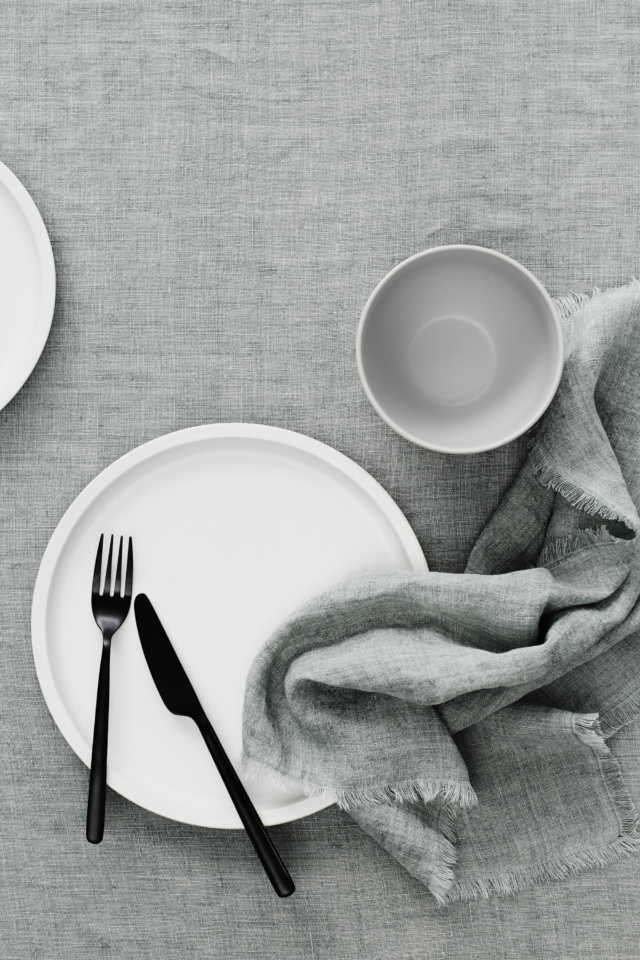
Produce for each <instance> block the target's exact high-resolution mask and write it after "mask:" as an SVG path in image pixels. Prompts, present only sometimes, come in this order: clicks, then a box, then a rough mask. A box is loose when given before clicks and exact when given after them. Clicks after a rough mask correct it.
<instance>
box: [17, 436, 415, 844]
mask: <svg viewBox="0 0 640 960" xmlns="http://www.w3.org/2000/svg"><path fill="white" fill-rule="evenodd" d="M223 439H249V440H262V441H264V440H267V441H271V442H276V443H279V444H281V445H284V446H288V447H293V448H295V449H299V450H303V451H306V452H307V453H310V454H312V455H313V456H315V457H317V458H318V459H320V460H323V461H325V462H327V463H329V464H332V465H333V466H334V467H336V468H337V469H338V470H340V471H341V472H342V473H343V474H346V475H347V476H348V477H350V478H351V479H352V480H354V481H355V482H356V483H357V484H358V486H359V487H360V488H361V489H364V490H365V492H366V493H368V494H369V496H371V498H372V499H373V500H374V501H375V503H376V505H377V506H378V507H380V508H381V509H382V512H383V514H385V515H386V517H387V519H389V520H390V522H391V523H392V526H393V528H394V530H395V531H396V534H397V535H398V537H399V538H400V541H401V543H402V545H403V547H404V549H405V550H406V552H407V556H408V557H409V560H410V563H411V565H412V569H413V570H414V572H425V573H426V572H427V571H428V566H427V561H426V559H425V556H424V553H423V551H422V548H421V547H420V544H419V542H418V539H417V537H416V535H415V533H414V531H413V529H412V528H411V525H410V524H409V521H408V520H407V518H406V517H405V516H404V514H403V513H402V511H401V510H400V508H399V507H398V505H397V504H396V502H395V501H394V500H393V498H392V497H391V495H390V494H389V493H387V491H386V490H385V489H384V487H382V486H381V484H380V483H378V481H377V480H375V479H374V477H372V476H371V474H370V473H368V472H367V471H366V470H365V469H364V468H363V467H361V466H359V464H357V463H356V462H355V461H354V460H351V459H350V458H349V457H347V456H345V454H343V453H340V452H339V451H338V450H336V449H335V448H333V447H330V446H329V445H328V444H325V443H323V442H322V441H320V440H315V439H314V438H312V437H309V436H306V435H305V434H301V433H297V432H295V431H293V430H286V429H284V428H282V427H274V426H270V425H266V424H257V423H215V424H201V425H199V426H195V427H187V428H185V429H182V430H176V431H173V432H171V433H168V434H163V435H162V436H160V437H156V438H155V439H153V440H148V441H146V442H145V443H142V444H140V445H139V446H137V447H134V448H133V449H132V450H130V451H129V452H128V453H125V454H124V455H123V456H121V457H119V458H118V459H116V460H114V461H113V462H112V463H111V464H109V465H108V466H107V467H105V469H104V470H102V471H101V472H100V473H99V474H98V475H97V476H95V477H94V478H93V479H92V480H90V481H89V483H88V484H87V485H86V486H85V487H84V489H83V490H81V491H80V493H79V494H78V495H77V497H75V499H74V500H73V501H72V503H71V504H70V505H69V507H68V508H67V510H66V511H65V513H64V514H63V515H62V517H61V519H60V521H59V522H58V524H57V525H56V527H55V529H54V531H53V533H52V535H51V537H50V539H49V541H48V543H47V546H46V548H45V551H44V553H43V555H42V559H41V561H40V566H39V569H38V574H37V576H36V581H35V585H34V590H33V599H32V606H31V646H32V654H33V659H34V664H35V669H36V675H37V677H38V682H39V685H40V690H41V692H42V695H43V697H44V700H45V703H46V705H47V707H48V709H49V713H50V714H51V718H52V719H53V721H54V723H55V725H56V726H57V728H58V730H59V732H60V733H61V734H62V736H63V737H64V739H65V740H66V742H67V743H68V745H69V746H70V747H71V749H72V750H73V751H74V753H75V754H76V756H77V757H78V758H79V759H80V760H81V761H82V762H83V763H84V764H85V766H87V767H88V766H89V765H90V762H91V748H90V746H89V748H88V749H87V748H86V744H85V742H84V739H83V738H82V737H81V736H80V735H79V733H78V731H77V729H76V727H75V724H74V723H73V721H72V720H71V718H70V716H69V714H68V712H67V709H66V707H65V704H64V702H63V700H62V698H61V696H60V694H59V692H58V689H57V686H56V684H55V680H54V678H53V672H52V669H51V664H50V659H49V651H48V648H47V634H46V618H47V607H48V602H49V595H50V589H51V584H52V580H53V576H54V573H55V570H56V565H57V562H58V560H59V557H60V554H61V552H62V550H63V548H64V546H65V544H66V542H67V540H68V538H69V536H70V535H71V533H72V531H73V529H74V528H75V526H76V524H77V523H78V522H79V521H80V519H81V518H82V516H83V514H84V513H85V512H86V510H87V509H88V508H89V507H90V506H91V504H93V502H94V501H95V500H96V499H97V498H98V497H99V496H100V494H101V493H103V492H104V491H105V490H106V489H107V488H108V487H109V486H110V485H111V484H112V483H113V482H114V481H116V480H117V479H118V478H120V477H122V476H124V475H125V474H126V473H128V472H129V471H130V470H132V469H133V468H134V467H136V466H137V465H139V464H141V463H143V462H145V461H146V460H149V459H151V458H152V457H155V456H157V455H158V454H161V453H163V452H165V451H167V450H171V449H179V448H182V447H184V446H187V445H189V444H190V443H193V442H199V441H203V440H204V441H206V440H223ZM107 782H108V784H109V786H110V787H111V788H112V789H113V790H115V791H116V792H117V793H119V794H120V795H121V796H123V797H125V798H126V799H127V800H130V801H131V802H132V803H135V804H137V805H138V806H140V807H142V808H143V809H146V810H150V811H151V812H152V813H155V814H157V815H158V816H163V817H166V818H167V819H174V820H176V821H178V822H180V823H188V824H192V825H194V826H203V827H208V828H212V827H213V828H214V829H242V826H241V824H240V822H239V821H238V823H233V822H230V823H217V824H215V825H212V824H211V823H210V822H209V823H203V822H202V818H200V819H199V818H198V816H197V814H194V817H193V818H192V819H185V818H184V816H183V815H178V813H177V812H176V815H175V816H172V815H171V814H168V813H167V812H166V809H167V808H169V807H170V806H171V801H163V804H162V805H163V806H164V808H165V809H164V810H163V811H161V810H159V809H157V808H154V807H153V806H150V805H149V803H148V802H142V800H141V799H139V798H138V797H136V796H135V794H136V791H137V790H138V789H140V788H138V787H137V786H136V784H134V783H132V782H131V781H130V780H128V779H127V778H126V777H124V776H122V775H120V774H117V773H116V774H115V775H114V772H113V771H109V770H108V771H107ZM333 802H334V801H333V800H332V799H327V797H326V796H316V795H311V796H309V795H307V796H306V797H305V798H304V799H302V800H300V801H298V802H296V803H292V804H290V805H288V807H286V808H284V807H280V808H274V809H272V810H270V811H266V812H264V813H263V812H261V814H260V816H261V819H262V820H263V822H264V823H265V825H266V826H273V825H276V824H280V823H289V822H291V821H293V820H298V819H300V818H302V817H305V816H309V815H311V814H313V813H317V812H318V811H319V810H322V809H324V808H325V807H328V806H330V805H331V804H332V803H333ZM179 806H180V805H179V804H176V807H179Z"/></svg>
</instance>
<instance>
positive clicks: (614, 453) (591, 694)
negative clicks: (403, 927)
mask: <svg viewBox="0 0 640 960" xmlns="http://www.w3.org/2000/svg"><path fill="white" fill-rule="evenodd" d="M558 305H559V309H560V312H561V314H562V315H563V324H564V329H565V340H566V346H567V358H566V364H565V370H564V373H563V377H562V382H561V384H560V388H559V390H558V393H557V395H556V397H555V399H554V401H553V403H552V405H551V406H550V408H549V410H548V411H547V413H546V414H545V416H544V418H543V419H542V421H541V423H540V425H539V427H538V431H537V435H536V440H535V443H534V446H533V447H532V449H531V452H530V455H529V457H528V459H527V461H526V463H525V465H524V467H523V468H522V470H521V472H520V474H519V476H518V478H517V480H516V481H515V483H514V484H513V486H512V487H511V489H510V490H509V491H508V493H507V495H506V496H505V498H504V501H503V502H502V504H501V505H500V507H499V508H498V510H497V511H496V513H495V514H494V516H493V517H492V519H491V521H490V522H489V524H488V526H487V527H486V528H485V530H484V531H483V533H482V535H481V536H480V538H479V540H478V542H477V543H476V545H475V547H474V549H473V552H472V554H471V557H470V560H469V564H468V567H467V571H466V573H464V574H442V573H429V574H427V575H417V574H413V573H384V572H371V571H370V572H363V573H359V574H357V575H355V576H352V577H350V578H349V579H348V580H346V581H344V582H343V583H341V584H339V585H338V586H336V587H335V588H334V589H332V590H330V591H329V592H327V593H325V594H324V595H322V596H319V597H317V598H316V599H314V600H313V601H311V602H310V603H308V604H307V605H306V606H305V607H303V608H302V609H301V610H299V611H298V612H297V613H296V614H295V615H294V616H293V617H291V618H290V619H289V620H288V621H287V622H286V623H284V624H283V625H282V627H281V628H280V629H279V630H278V631H277V632H276V634H275V635H274V636H273V637H272V638H271V639H270V640H269V641H268V643H267V644H266V646H265V647H264V649H263V650H262V652H261V653H260V655H259V656H258V657H257V659H256V661H255V662H254V664H253V667H252V669H251V672H250V675H249V678H248V681H247V687H246V695H245V708H244V762H245V765H246V768H247V769H248V770H249V771H251V772H254V773H258V774H260V775H262V776H267V777H270V778H271V779H272V780H275V781H276V782H280V783H284V784H290V785H294V784H295V785H298V786H301V787H303V788H304V790H306V791H307V792H309V793H321V794H328V795H329V796H330V797H332V798H335V799H336V800H337V802H338V803H339V804H340V805H341V806H342V807H344V808H345V809H346V810H347V811H348V812H349V813H350V815H351V816H352V817H353V818H354V819H355V820H356V822H357V823H359V824H360V826H361V827H362V828H363V829H364V830H365V831H366V832H367V833H368V834H370V835H371V836H372V837H374V838H375V839H376V840H377V841H378V842H379V843H380V844H381V845H382V846H383V847H384V848H385V849H386V850H388V851H389V853H391V854H392V855H393V856H394V857H395V858H396V859H397V860H398V861H399V862H400V863H401V864H403V866H404V867H405V868H406V869H407V870H408V871H409V872H410V873H411V874H413V876H415V877H417V878H418V879H419V880H421V881H422V882H423V883H424V884H425V885H426V886H427V887H428V889H429V890H430V891H431V893H432V894H433V895H434V896H435V898H436V899H437V900H438V901H439V902H440V903H448V902H450V901H453V900H459V899H471V898H475V897H479V896H488V895H490V894H491V893H498V894H509V893H514V892H516V891H518V890H520V889H523V888H525V887H527V886H529V885H531V884H533V883H536V882H539V881H541V880H545V879H550V878H556V879H558V878H561V877H563V876H566V875H567V874H569V873H574V872H577V871H579V870H582V869H584V868H586V867H591V866H597V865H603V864H606V863H608V862H610V861H612V860H614V859H615V858H617V857H619V856H621V855H623V854H626V853H628V852H631V851H635V850H638V849H639V848H640V835H639V832H638V816H637V813H636V810H635V808H634V805H633V803H632V801H631V799H630V797H629V795H628V793H627V790H626V788H625V785H624V783H623V781H622V778H621V775H620V770H619V768H618V764H617V762H616V760H615V759H614V757H613V756H612V755H611V753H610V751H609V749H608V747H607V745H606V743H605V739H606V738H607V737H609V736H610V735H611V734H612V733H613V732H614V731H615V730H617V729H618V728H619V727H620V726H621V725H623V724H624V723H627V722H629V721H631V720H633V719H635V718H636V717H638V716H640V603H639V602H638V601H639V597H640V551H639V550H638V532H639V530H640V520H639V518H638V509H637V507H638V506H640V284H638V283H637V282H634V283H633V284H631V285H630V286H627V287H624V288H621V289H618V290H612V291H609V292H607V293H604V294H596V295H595V296H593V298H590V299H586V298H564V299H562V300H561V301H558Z"/></svg>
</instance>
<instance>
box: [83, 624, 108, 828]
mask: <svg viewBox="0 0 640 960" xmlns="http://www.w3.org/2000/svg"><path fill="white" fill-rule="evenodd" d="M110 660H111V637H104V638H103V642H102V659H101V660H100V674H99V676H98V695H97V697H96V719H95V724H94V727H93V749H92V751H91V773H90V774H89V802H88V804H87V840H88V841H89V843H100V841H101V840H102V837H103V836H104V805H105V799H106V795H107V742H108V739H109V665H110Z"/></svg>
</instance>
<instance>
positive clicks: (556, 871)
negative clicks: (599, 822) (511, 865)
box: [433, 837, 640, 906]
mask: <svg viewBox="0 0 640 960" xmlns="http://www.w3.org/2000/svg"><path fill="white" fill-rule="evenodd" d="M637 853H640V839H639V838H635V837H618V839H617V840H614V841H613V843H611V844H609V846H607V847H602V848H601V849H599V850H589V851H586V852H585V853H583V854H576V856H574V857H563V858H562V859H560V860H554V861H553V862H551V863H546V864H544V865H543V866H542V867H537V868H536V869H532V870H523V871H522V872H520V873H504V874H500V875H498V876H496V877H486V878H483V879H474V880H457V881H454V883H453V884H452V885H451V886H450V887H449V889H448V890H445V891H444V895H443V897H442V899H440V898H439V897H438V896H437V894H436V893H435V892H434V893H433V895H434V897H436V900H438V903H440V905H441V906H446V905H447V904H450V903H455V902H456V901H460V900H481V899H482V900H488V899H489V898H490V897H492V896H498V897H511V896H513V895H514V894H516V893H521V892H522V891H523V890H528V889H529V888H530V887H533V886H536V885H538V884H541V883H548V882H549V881H553V880H564V879H565V877H569V876H577V875H578V874H580V873H582V871H583V870H593V869H598V868H602V867H606V866H608V864H610V863H614V862H615V861H616V860H620V859H622V858H623V857H628V856H630V855H631V854H637Z"/></svg>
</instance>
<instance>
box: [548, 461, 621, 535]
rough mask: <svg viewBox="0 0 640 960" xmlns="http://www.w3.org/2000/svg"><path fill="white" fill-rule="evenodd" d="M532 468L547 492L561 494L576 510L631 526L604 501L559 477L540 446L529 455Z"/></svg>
mask: <svg viewBox="0 0 640 960" xmlns="http://www.w3.org/2000/svg"><path fill="white" fill-rule="evenodd" d="M529 458H530V463H531V468H532V470H533V475H534V476H535V478H536V480H537V481H538V482H539V483H540V484H541V485H542V486H543V487H545V488H546V489H547V490H553V491H555V493H559V494H560V496H561V497H564V499H565V500H566V501H567V502H568V503H570V504H571V506H572V507H575V508H576V510H582V512H583V513H588V514H590V515H591V516H595V515H596V514H597V515H598V516H600V517H602V519H603V520H620V521H622V523H624V524H626V525H627V526H628V525H629V522H628V520H627V519H626V518H625V517H623V516H620V514H618V513H616V511H615V510H613V509H612V508H611V507H610V506H609V505H608V504H606V503H605V502H604V500H600V498H599V497H596V496H595V495H594V494H592V493H588V492H587V491H586V490H581V489H580V487H579V486H577V485H576V484H574V483H572V482H571V481H570V480H566V479H564V478H563V477H560V476H558V472H557V470H556V468H555V466H554V465H553V464H552V463H550V462H549V461H547V459H546V457H545V455H544V453H543V452H542V450H541V449H540V446H534V447H533V448H532V450H531V452H530V454H529Z"/></svg>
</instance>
